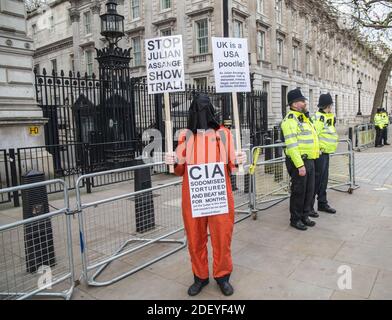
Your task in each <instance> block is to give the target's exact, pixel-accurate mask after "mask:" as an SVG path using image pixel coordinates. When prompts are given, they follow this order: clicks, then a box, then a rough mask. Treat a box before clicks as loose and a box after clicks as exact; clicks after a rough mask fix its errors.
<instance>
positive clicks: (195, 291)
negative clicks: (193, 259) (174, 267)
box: [188, 276, 210, 296]
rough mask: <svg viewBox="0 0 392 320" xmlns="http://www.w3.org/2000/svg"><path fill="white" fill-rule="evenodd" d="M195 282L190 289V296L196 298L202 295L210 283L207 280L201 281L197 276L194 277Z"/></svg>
mask: <svg viewBox="0 0 392 320" xmlns="http://www.w3.org/2000/svg"><path fill="white" fill-rule="evenodd" d="M194 278H195V282H194V283H193V284H192V285H191V286H190V287H189V289H188V294H189V295H190V296H195V295H197V294H199V293H200V291H201V290H202V289H203V287H205V286H206V285H207V284H208V283H209V282H210V281H209V280H208V278H207V279H200V278H199V277H197V276H194Z"/></svg>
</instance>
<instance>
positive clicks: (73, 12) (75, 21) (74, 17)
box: [68, 3, 82, 72]
mask: <svg viewBox="0 0 392 320" xmlns="http://www.w3.org/2000/svg"><path fill="white" fill-rule="evenodd" d="M68 12H69V17H70V19H71V22H72V36H73V54H74V64H75V72H76V71H80V70H82V61H81V60H80V56H81V50H80V46H79V45H80V26H79V21H80V13H79V11H78V9H77V7H75V5H74V4H73V3H72V7H71V8H69V9H68Z"/></svg>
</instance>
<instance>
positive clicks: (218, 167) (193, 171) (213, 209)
mask: <svg viewBox="0 0 392 320" xmlns="http://www.w3.org/2000/svg"><path fill="white" fill-rule="evenodd" d="M188 178H189V190H190V197H191V199H190V200H191V208H192V217H193V218H199V217H205V216H212V215H218V214H224V213H228V212H229V207H228V203H227V190H226V173H225V166H224V163H223V162H216V163H203V164H197V165H188Z"/></svg>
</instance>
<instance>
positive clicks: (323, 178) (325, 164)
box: [312, 153, 329, 208]
mask: <svg viewBox="0 0 392 320" xmlns="http://www.w3.org/2000/svg"><path fill="white" fill-rule="evenodd" d="M314 167H315V187H314V197H313V200H312V208H314V203H315V200H316V195H317V201H318V208H325V207H326V206H327V205H328V200H327V187H328V176H329V154H328V153H322V154H320V157H319V158H318V159H316V160H314Z"/></svg>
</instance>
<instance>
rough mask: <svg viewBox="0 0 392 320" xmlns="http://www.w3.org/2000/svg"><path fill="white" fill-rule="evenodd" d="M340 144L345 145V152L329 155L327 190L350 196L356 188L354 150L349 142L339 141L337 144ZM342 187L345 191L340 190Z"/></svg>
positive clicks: (347, 140) (346, 140)
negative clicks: (341, 192)
mask: <svg viewBox="0 0 392 320" xmlns="http://www.w3.org/2000/svg"><path fill="white" fill-rule="evenodd" d="M341 143H344V144H347V151H337V152H335V153H333V154H331V155H330V159H329V180H328V188H329V189H333V190H336V191H344V192H348V193H350V194H351V193H353V191H354V190H355V189H357V188H358V186H356V185H355V165H354V150H353V146H352V142H351V140H349V139H341V140H339V144H341ZM339 149H340V145H339V147H338V150H339ZM342 187H347V190H342V189H341V188H342Z"/></svg>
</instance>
